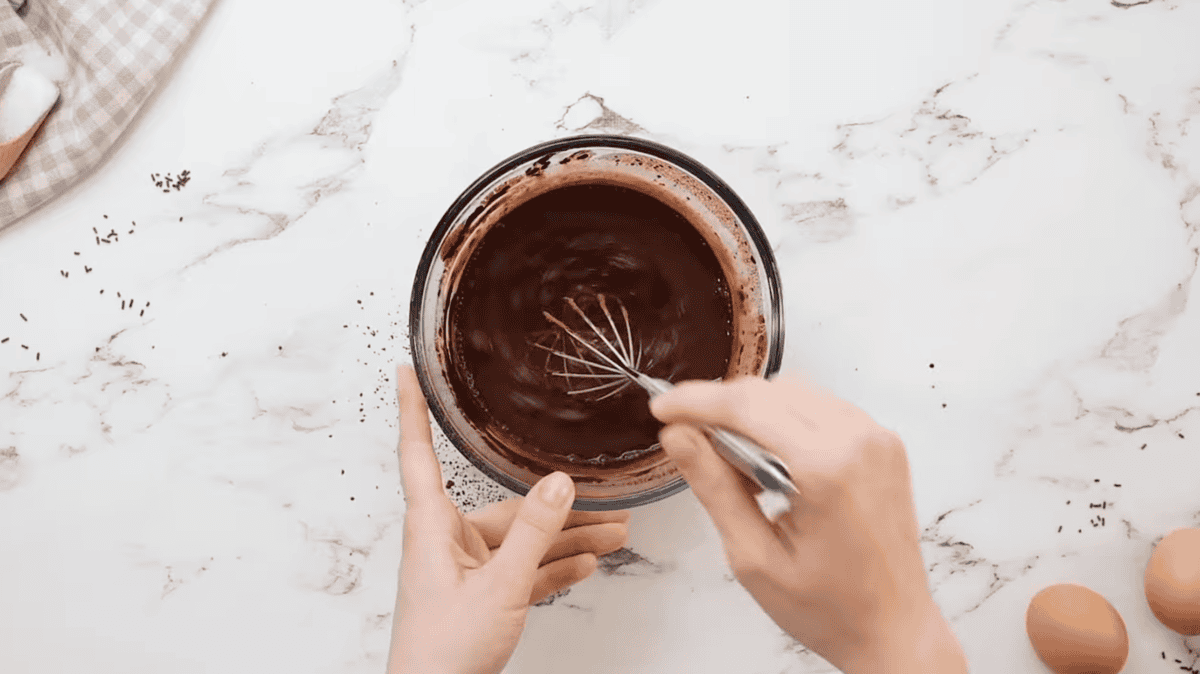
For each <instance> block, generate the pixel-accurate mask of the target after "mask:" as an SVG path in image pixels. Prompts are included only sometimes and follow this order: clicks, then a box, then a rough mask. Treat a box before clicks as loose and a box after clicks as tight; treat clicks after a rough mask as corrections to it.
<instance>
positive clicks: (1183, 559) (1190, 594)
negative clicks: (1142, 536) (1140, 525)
mask: <svg viewBox="0 0 1200 674" xmlns="http://www.w3.org/2000/svg"><path fill="white" fill-rule="evenodd" d="M1146 602H1147V603H1148V604H1150V610H1151V611H1153V612H1154V616H1155V617H1156V618H1158V619H1159V620H1160V621H1161V622H1162V624H1164V625H1166V626H1167V627H1170V628H1171V629H1173V630H1175V631H1176V632H1179V633H1180V634H1187V635H1193V634H1200V529H1176V530H1175V531H1172V532H1171V533H1169V534H1167V536H1166V537H1165V538H1163V539H1162V540H1161V541H1159V543H1158V546H1157V547H1155V548H1154V554H1152V555H1150V563H1149V564H1147V565H1146Z"/></svg>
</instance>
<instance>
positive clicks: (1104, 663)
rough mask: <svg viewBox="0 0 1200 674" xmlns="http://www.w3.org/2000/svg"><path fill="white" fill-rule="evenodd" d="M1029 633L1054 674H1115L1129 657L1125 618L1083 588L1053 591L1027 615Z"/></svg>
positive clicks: (1044, 593) (1063, 587)
mask: <svg viewBox="0 0 1200 674" xmlns="http://www.w3.org/2000/svg"><path fill="white" fill-rule="evenodd" d="M1025 631H1026V632H1028V633H1029V642H1030V643H1031V644H1033V650H1034V651H1035V652H1036V653H1037V655H1038V657H1039V658H1041V659H1042V662H1044V663H1046V666H1047V667H1049V668H1050V670H1051V671H1053V672H1055V674H1117V672H1119V671H1121V668H1123V667H1124V666H1125V659H1126V658H1128V657H1129V634H1128V632H1126V631H1125V621H1124V620H1122V619H1121V614H1119V613H1117V610H1116V609H1115V608H1113V607H1112V604H1109V603H1108V600H1106V599H1105V598H1104V597H1102V596H1100V595H1099V594H1097V593H1095V592H1093V591H1092V590H1089V589H1088V588H1086V587H1083V586H1082V585H1070V584H1062V585H1051V586H1050V587H1048V588H1046V589H1044V590H1042V591H1041V592H1038V593H1037V595H1036V596H1034V598H1033V600H1032V601H1030V602H1029V610H1028V611H1026V612H1025Z"/></svg>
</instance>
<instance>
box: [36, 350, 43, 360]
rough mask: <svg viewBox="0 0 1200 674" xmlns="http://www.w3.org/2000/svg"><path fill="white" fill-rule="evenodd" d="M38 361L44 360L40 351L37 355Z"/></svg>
mask: <svg viewBox="0 0 1200 674" xmlns="http://www.w3.org/2000/svg"><path fill="white" fill-rule="evenodd" d="M37 359H38V360H41V359H42V352H41V351H38V354H37Z"/></svg>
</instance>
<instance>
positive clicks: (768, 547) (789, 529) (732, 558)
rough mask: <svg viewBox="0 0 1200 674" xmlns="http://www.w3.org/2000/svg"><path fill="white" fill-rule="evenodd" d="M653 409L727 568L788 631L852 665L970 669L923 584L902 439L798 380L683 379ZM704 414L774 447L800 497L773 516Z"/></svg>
mask: <svg viewBox="0 0 1200 674" xmlns="http://www.w3.org/2000/svg"><path fill="white" fill-rule="evenodd" d="M651 411H652V412H653V413H654V416H655V417H657V418H658V419H659V420H660V421H662V422H664V423H666V424H667V426H666V428H664V429H663V430H662V432H661V434H660V440H661V442H662V445H663V449H664V450H665V451H666V452H667V455H668V456H669V457H670V458H671V459H672V460H673V461H674V462H675V463H676V465H678V467H679V470H680V472H681V473H682V474H683V476H684V478H685V479H686V480H687V481H688V483H689V484H690V485H691V488H692V491H694V492H695V494H696V497H697V498H699V499H700V503H701V504H702V505H703V506H704V508H705V509H706V510H707V511H708V513H709V515H710V516H711V517H712V519H713V522H714V524H715V525H716V528H717V530H718V531H719V532H720V534H721V538H722V541H723V543H724V547H725V553H726V556H727V557H728V559H729V564H730V567H731V568H732V570H733V573H734V576H735V577H736V578H737V579H738V581H739V582H740V583H741V584H742V585H743V586H744V587H745V588H746V589H747V590H748V591H749V592H750V594H751V595H753V596H754V598H755V600H756V601H757V602H758V603H759V605H760V606H762V607H763V609H764V610H765V611H766V612H767V614H768V615H770V616H771V618H772V619H773V620H774V621H775V622H776V623H778V624H779V626H780V627H782V628H783V629H784V630H785V631H786V632H787V633H788V634H790V635H792V636H793V637H795V638H796V639H798V640H799V641H800V642H801V643H803V644H804V645H805V646H807V647H808V648H809V649H811V650H813V651H814V652H816V653H817V654H819V655H821V656H822V657H823V658H825V659H826V660H828V661H829V662H830V664H833V665H834V666H836V667H838V668H839V669H841V670H842V671H844V672H847V673H848V674H858V673H861V672H966V671H967V670H966V659H965V657H964V656H963V654H962V650H961V648H960V647H959V645H958V642H957V640H956V639H955V638H954V634H953V632H952V631H951V630H950V627H949V625H948V624H947V623H946V621H945V619H944V618H943V617H942V615H941V611H940V610H939V609H938V608H937V605H936V604H935V603H934V602H933V598H932V595H931V594H930V592H929V588H928V584H927V580H926V576H925V566H924V563H923V561H922V559H921V549H920V533H919V531H918V527H917V519H916V513H915V508H914V505H913V497H912V480H911V477H910V475H909V468H908V457H907V454H906V453H905V449H904V444H903V443H902V442H901V441H900V438H899V437H897V436H896V435H895V434H894V433H891V432H889V431H887V430H885V429H883V428H881V427H880V426H879V425H877V424H876V423H875V422H874V421H872V420H871V418H870V417H869V416H867V414H866V413H865V412H863V411H862V410H860V409H858V408H857V407H855V406H853V405H851V404H850V403H847V402H845V401H843V400H840V399H838V398H837V397H835V396H833V395H832V394H830V393H827V392H824V391H820V390H818V389H816V388H815V387H812V386H806V385H804V384H802V383H801V382H800V381H799V380H797V379H794V378H780V379H778V380H776V381H774V382H768V381H766V380H764V379H756V378H739V379H735V380H731V381H729V382H726V383H714V382H685V383H683V384H680V385H679V386H677V387H676V388H675V389H673V390H671V391H669V392H667V393H664V394H662V395H661V396H659V397H658V398H656V399H655V400H654V401H653V403H652V404H651ZM700 424H709V425H712V426H720V427H722V428H726V429H728V430H731V431H735V432H737V433H741V434H742V435H745V436H746V437H747V438H750V439H752V440H754V441H756V442H758V443H759V444H761V445H762V446H763V447H765V448H767V449H768V450H769V451H772V452H773V453H774V454H775V455H776V456H778V457H779V458H780V459H781V460H782V461H783V462H784V463H785V464H787V466H788V469H789V470H790V472H791V474H792V479H793V480H794V481H795V482H796V485H797V486H798V487H799V489H800V494H801V497H800V502H799V503H797V504H796V506H795V507H794V508H793V509H792V511H791V512H789V513H787V514H785V515H784V516H783V517H781V518H780V519H779V521H778V522H777V523H775V524H774V525H772V524H771V523H770V522H769V521H768V520H767V519H766V518H765V517H764V516H763V514H762V512H761V511H760V510H759V508H758V505H757V504H756V502H755V500H754V497H753V494H754V493H755V492H756V491H758V489H757V487H755V486H754V485H753V483H751V482H750V481H749V480H747V479H745V478H744V477H743V476H742V475H741V474H740V473H738V472H737V471H736V470H735V469H734V468H733V467H732V466H730V465H729V464H728V463H726V462H725V461H723V460H722V459H721V458H720V456H719V455H718V454H717V453H716V452H715V451H714V450H713V448H712V445H711V444H710V443H709V441H708V439H707V438H706V437H705V436H704V434H703V433H702V432H701V431H699V430H698V428H697V426H698V425H700Z"/></svg>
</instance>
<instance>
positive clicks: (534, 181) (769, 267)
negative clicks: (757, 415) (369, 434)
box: [409, 135, 783, 510]
mask: <svg viewBox="0 0 1200 674" xmlns="http://www.w3.org/2000/svg"><path fill="white" fill-rule="evenodd" d="M568 183H570V184H579V183H585V184H596V183H599V184H609V185H618V186H623V187H629V188H632V189H636V190H638V191H640V192H642V193H644V194H647V195H649V196H651V197H654V198H656V199H658V200H659V201H662V202H663V203H665V204H667V205H668V206H670V207H672V208H674V209H675V210H676V211H678V212H680V213H681V214H683V215H684V216H685V217H686V218H687V219H688V221H689V222H690V223H691V224H692V225H693V226H694V227H695V228H696V230H697V232H698V233H700V235H701V236H703V237H704V238H705V239H706V240H707V241H708V243H709V246H710V247H711V248H712V250H713V252H714V253H716V254H717V257H718V261H719V262H720V264H721V267H722V270H723V272H724V274H725V278H726V281H727V282H728V287H729V288H730V290H731V295H732V302H733V304H734V307H733V309H734V342H733V353H732V354H731V360H730V366H729V371H728V372H727V373H726V377H727V378H728V377H732V376H735V375H739V374H741V375H756V376H762V377H769V376H771V375H774V374H775V373H776V372H778V370H779V366H780V362H781V361H782V358H783V301H782V298H781V296H780V280H779V270H778V267H777V266H776V263H775V258H774V255H772V253H771V248H770V246H769V245H768V242H767V240H766V237H765V236H764V235H763V232H762V230H761V228H760V227H759V225H758V222H757V221H756V220H755V219H754V216H753V215H752V214H751V213H750V210H749V209H748V208H747V207H746V204H745V203H743V202H742V200H741V199H740V198H738V196H737V195H736V194H735V193H734V192H733V190H732V189H730V187H729V186H728V185H726V184H725V182H724V181H722V180H721V179H720V178H718V177H717V176H716V175H715V174H713V172H712V171H710V170H708V169H707V168H705V167H704V166H702V165H701V164H700V163H699V162H697V161H696V160H694V159H692V158H690V157H688V156H686V155H684V154H682V153H681V152H678V151H677V150H673V149H671V148H668V147H666V146H663V145H660V144H658V143H654V142H651V141H648V140H643V139H639V138H631V137H627V136H604V135H586V136H576V137H571V138H565V139H561V140H554V141H549V142H546V143H542V144H539V145H535V146H533V147H531V148H529V149H527V150H524V151H522V152H519V153H517V154H515V155H513V156H511V157H509V158H508V159H505V160H504V161H502V162H500V163H499V164H497V165H496V166H495V167H493V168H492V169H490V170H489V171H487V173H485V174H484V175H483V176H482V177H480V178H479V179H478V180H476V181H475V182H474V183H472V184H471V185H470V186H469V187H468V188H467V189H466V190H465V191H464V192H463V193H462V194H461V195H460V196H459V197H458V199H456V200H455V201H454V203H453V204H452V205H451V206H450V208H449V209H448V210H447V211H446V214H445V215H443V216H442V219H441V220H440V221H439V222H438V225H437V228H436V229H435V230H434V231H433V233H432V234H431V235H430V238H429V242H428V243H427V245H426V246H425V250H424V253H423V254H422V255H421V261H420V265H419V266H418V268H417V274H416V279H415V281H414V283H413V290H412V299H411V303H410V307H409V310H410V314H409V338H410V341H411V347H412V357H413V366H414V369H415V370H416V373H417V377H418V379H419V380H420V383H421V389H422V391H423V392H424V394H425V399H426V400H427V401H428V404H429V409H430V411H431V412H432V413H433V416H434V418H435V419H436V420H437V422H438V424H439V425H440V426H441V428H442V431H443V432H444V433H445V434H446V437H447V438H448V439H449V440H450V441H451V442H452V443H453V444H454V446H455V447H456V448H457V449H458V451H459V452H461V453H462V455H463V456H464V457H466V458H467V460H469V461H470V462H471V463H472V464H474V465H475V466H476V467H477V468H479V470H481V471H482V472H483V473H484V474H486V475H487V476H489V477H490V478H492V479H493V480H495V481H496V482H498V483H500V484H502V485H504V486H505V487H507V488H509V489H511V490H513V491H515V492H517V493H519V494H522V495H524V494H526V493H528V491H529V489H530V488H531V487H532V486H533V485H534V484H536V483H537V481H538V480H539V479H541V478H542V476H544V475H545V474H547V473H549V472H551V470H552V469H544V470H543V471H541V472H539V470H538V469H537V467H536V466H532V467H527V466H526V465H523V464H525V463H528V460H525V461H516V460H513V459H512V458H511V457H512V450H511V448H510V447H506V446H505V445H504V442H503V440H502V439H498V438H497V437H496V434H495V433H494V432H491V433H489V432H485V429H480V428H477V427H475V425H474V424H473V423H472V422H471V421H470V420H469V419H468V418H467V417H466V416H465V415H464V414H463V413H462V411H461V410H460V409H459V405H458V404H457V402H456V400H455V396H454V393H453V390H452V389H451V387H450V385H449V383H448V381H447V371H448V369H449V368H448V362H447V359H448V358H450V357H452V356H451V353H450V350H449V349H447V348H445V344H446V343H448V342H447V334H448V320H449V311H448V310H449V307H450V306H451V305H452V300H453V298H454V293H455V290H456V288H457V284H458V280H459V278H460V277H461V276H462V271H463V269H464V267H465V266H466V265H467V264H468V263H469V261H470V258H471V253H472V252H473V251H474V249H475V247H476V245H477V244H478V242H479V241H480V240H481V239H482V237H483V236H484V235H485V234H486V232H487V231H488V229H489V228H490V227H491V226H492V225H494V224H495V223H496V222H497V221H498V220H499V219H500V218H501V217H503V216H504V215H505V214H507V213H509V212H511V211H512V210H513V209H514V208H515V207H516V206H518V205H520V204H521V203H524V202H526V201H528V200H529V199H532V198H533V197H535V196H538V195H540V194H543V193H545V192H546V191H549V190H551V189H554V188H556V187H559V186H563V185H564V184H568ZM560 469H561V468H560ZM567 472H569V473H570V474H571V476H572V478H574V479H575V482H576V501H575V505H574V508H575V509H576V510H617V509H623V508H629V507H633V506H638V505H644V504H647V503H652V502H654V501H658V500H660V499H663V498H666V497H667V496H670V495H672V494H675V493H678V492H680V491H682V490H684V489H686V488H687V483H686V482H685V481H684V480H683V478H682V476H680V474H679V471H678V469H676V467H675V466H674V464H672V463H671V461H670V460H669V459H668V458H667V457H666V455H665V454H664V453H663V452H662V451H661V450H657V451H652V452H649V453H647V454H646V455H645V456H644V457H643V458H641V459H638V460H637V461H634V462H633V463H631V464H627V465H623V466H622V467H620V468H619V469H613V468H605V467H603V466H580V467H578V468H575V469H572V470H570V471H567Z"/></svg>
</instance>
